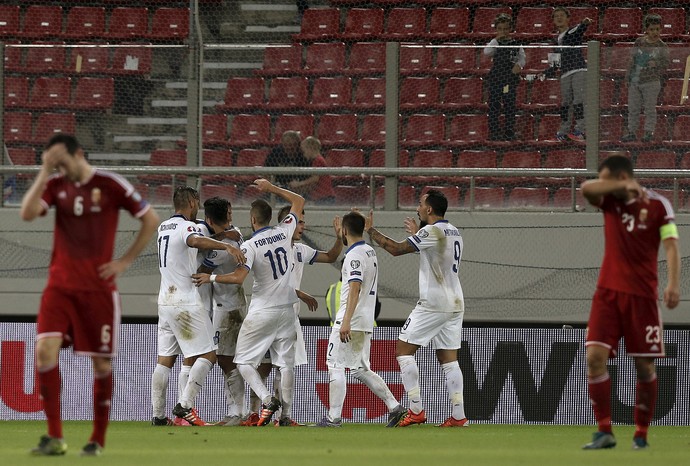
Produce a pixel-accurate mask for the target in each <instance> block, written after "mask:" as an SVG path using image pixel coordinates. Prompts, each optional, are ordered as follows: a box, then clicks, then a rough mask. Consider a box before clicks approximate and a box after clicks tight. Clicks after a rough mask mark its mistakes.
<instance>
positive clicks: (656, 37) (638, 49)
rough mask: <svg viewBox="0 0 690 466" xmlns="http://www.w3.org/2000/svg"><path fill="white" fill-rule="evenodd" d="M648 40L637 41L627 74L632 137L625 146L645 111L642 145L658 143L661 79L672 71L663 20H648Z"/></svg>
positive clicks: (645, 36)
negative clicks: (662, 24)
mask: <svg viewBox="0 0 690 466" xmlns="http://www.w3.org/2000/svg"><path fill="white" fill-rule="evenodd" d="M644 31H645V33H644V36H642V37H640V38H638V39H637V40H636V41H635V46H634V47H633V51H632V55H631V57H630V66H629V67H628V72H627V73H626V81H627V83H628V134H626V135H625V136H623V137H622V138H621V141H622V142H632V141H635V139H637V136H636V135H635V134H636V133H637V128H638V126H639V125H640V111H641V110H642V109H644V116H645V118H644V136H643V137H642V142H651V141H652V140H653V139H654V128H656V103H657V99H658V97H659V92H660V91H661V79H662V77H663V74H664V71H665V70H666V68H667V67H668V63H669V53H668V47H667V46H666V43H665V42H664V41H663V40H661V37H660V35H661V16H659V15H647V16H645V18H644Z"/></svg>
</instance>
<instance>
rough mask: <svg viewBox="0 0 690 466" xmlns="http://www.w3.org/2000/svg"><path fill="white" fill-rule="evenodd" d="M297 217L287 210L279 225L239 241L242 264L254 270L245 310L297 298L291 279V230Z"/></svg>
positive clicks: (286, 302) (295, 225) (282, 304)
mask: <svg viewBox="0 0 690 466" xmlns="http://www.w3.org/2000/svg"><path fill="white" fill-rule="evenodd" d="M296 228H297V217H295V214H293V213H290V214H288V216H287V217H285V218H284V219H283V221H282V222H280V223H279V224H278V225H276V226H274V227H265V228H262V229H260V230H257V231H255V232H254V234H253V235H252V237H251V238H249V239H248V240H247V241H245V242H244V243H242V252H243V253H244V256H245V257H246V259H247V262H246V263H245V264H244V266H245V267H247V269H249V270H251V271H253V272H254V286H253V288H252V300H251V303H250V304H249V309H248V311H247V312H252V311H254V310H259V309H266V308H273V307H278V306H285V305H290V304H294V303H296V302H297V293H295V287H294V286H293V282H292V264H293V254H292V234H293V233H294V232H295V229H296Z"/></svg>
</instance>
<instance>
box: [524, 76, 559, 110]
mask: <svg viewBox="0 0 690 466" xmlns="http://www.w3.org/2000/svg"><path fill="white" fill-rule="evenodd" d="M560 106H561V82H560V80H558V79H545V80H543V81H541V80H537V81H534V82H533V83H532V95H531V97H530V102H529V104H528V105H520V107H522V108H524V109H525V110H530V111H532V112H544V113H553V112H558V109H559V108H560Z"/></svg>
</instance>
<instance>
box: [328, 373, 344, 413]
mask: <svg viewBox="0 0 690 466" xmlns="http://www.w3.org/2000/svg"><path fill="white" fill-rule="evenodd" d="M328 382H329V383H328V404H329V405H330V406H329V408H328V419H329V420H330V421H337V420H339V419H340V417H341V416H342V413H343V404H344V403H345V393H346V390H347V384H346V382H345V369H331V368H329V369H328Z"/></svg>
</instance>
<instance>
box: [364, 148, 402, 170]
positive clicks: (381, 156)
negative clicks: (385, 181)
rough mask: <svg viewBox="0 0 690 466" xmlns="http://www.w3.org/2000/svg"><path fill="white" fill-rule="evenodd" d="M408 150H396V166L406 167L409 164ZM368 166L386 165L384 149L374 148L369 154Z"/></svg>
mask: <svg viewBox="0 0 690 466" xmlns="http://www.w3.org/2000/svg"><path fill="white" fill-rule="evenodd" d="M409 159H410V152H409V151H408V150H405V149H403V150H400V151H399V152H398V164H397V166H398V167H403V168H404V167H407V166H408V164H409ZM368 166H369V167H385V166H386V149H376V150H374V151H372V152H371V154H369V163H368Z"/></svg>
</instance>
